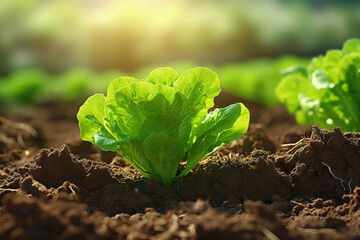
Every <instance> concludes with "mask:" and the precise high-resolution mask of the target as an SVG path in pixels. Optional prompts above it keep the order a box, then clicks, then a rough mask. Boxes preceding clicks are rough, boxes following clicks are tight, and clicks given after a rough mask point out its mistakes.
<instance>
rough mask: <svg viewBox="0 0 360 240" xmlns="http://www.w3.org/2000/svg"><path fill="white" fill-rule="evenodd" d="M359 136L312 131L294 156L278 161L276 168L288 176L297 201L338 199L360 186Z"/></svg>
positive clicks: (318, 130) (297, 146) (300, 144)
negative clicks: (316, 198)
mask: <svg viewBox="0 0 360 240" xmlns="http://www.w3.org/2000/svg"><path fill="white" fill-rule="evenodd" d="M359 137H360V134H359V133H345V134H343V133H342V132H341V130H340V129H339V128H335V129H334V131H332V132H329V131H326V130H320V129H319V128H317V127H315V128H314V129H313V132H312V135H311V138H307V139H303V141H302V142H300V143H298V144H297V145H296V146H295V147H296V148H298V150H296V152H295V153H294V154H291V155H287V156H280V157H278V158H277V159H276V160H275V162H276V166H277V167H279V168H280V169H281V170H282V171H284V172H285V173H287V174H288V175H289V176H290V177H291V179H292V184H293V191H292V192H293V195H294V196H295V197H296V196H297V195H298V197H305V198H312V197H324V198H328V199H330V198H334V199H341V197H342V195H343V194H344V193H351V192H352V190H353V189H354V187H355V186H357V185H359V184H360V151H359V149H360V144H359Z"/></svg>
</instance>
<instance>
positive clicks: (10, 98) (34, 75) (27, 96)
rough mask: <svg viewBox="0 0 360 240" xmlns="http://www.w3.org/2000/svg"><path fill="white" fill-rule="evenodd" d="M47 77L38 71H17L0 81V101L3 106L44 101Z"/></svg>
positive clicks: (46, 92)
mask: <svg viewBox="0 0 360 240" xmlns="http://www.w3.org/2000/svg"><path fill="white" fill-rule="evenodd" d="M48 78H49V76H48V75H47V74H46V73H45V72H43V71H42V70H39V69H26V70H19V71H16V72H14V73H12V74H10V75H9V76H8V77H6V78H3V79H1V80H0V100H1V101H2V102H3V104H5V105H9V106H14V105H24V104H29V103H34V102H38V101H41V100H43V99H46V98H47V97H49V96H48V90H49V89H48V84H47V79H48Z"/></svg>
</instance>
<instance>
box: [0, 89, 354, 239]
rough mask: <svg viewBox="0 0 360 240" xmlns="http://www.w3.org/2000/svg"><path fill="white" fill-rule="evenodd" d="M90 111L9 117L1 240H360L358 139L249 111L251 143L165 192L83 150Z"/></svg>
mask: <svg viewBox="0 0 360 240" xmlns="http://www.w3.org/2000/svg"><path fill="white" fill-rule="evenodd" d="M237 101H239V99H237V98H235V97H232V96H230V95H228V94H224V93H222V94H221V95H220V96H219V97H218V98H216V101H215V103H216V106H217V107H223V106H227V105H228V104H231V103H234V102H237ZM80 105H81V102H78V103H58V102H50V103H46V104H42V105H38V106H35V107H31V108H25V109H21V110H16V111H11V112H9V111H7V112H6V113H4V112H3V114H2V116H4V117H5V118H3V117H1V118H0V166H1V168H0V239H34V240H35V239H36V240H38V239H270V240H275V239H360V133H343V132H341V130H340V129H337V128H336V129H334V130H333V131H326V130H324V129H321V128H318V127H317V126H299V125H297V124H296V122H295V120H294V118H293V117H292V116H291V115H290V114H288V113H287V111H286V110H285V109H284V108H283V107H275V108H272V109H267V108H265V107H263V106H260V105H257V104H253V103H247V102H245V105H246V106H247V107H248V108H249V110H250V112H251V123H250V128H249V130H248V133H247V134H246V135H245V136H243V137H242V138H241V139H239V140H238V141H233V142H231V143H230V144H228V145H225V146H223V147H221V148H220V149H219V150H217V151H215V152H214V153H212V154H210V155H209V156H207V157H206V158H205V159H204V160H203V161H201V162H200V163H199V164H198V165H197V166H196V167H195V168H194V169H193V171H192V172H190V173H189V174H188V175H187V176H185V177H183V178H181V179H180V180H179V181H178V182H176V183H175V184H174V185H173V186H172V187H167V188H162V187H161V186H159V185H158V183H157V182H156V181H154V180H144V179H143V178H142V176H141V175H140V174H138V173H137V172H136V171H135V170H134V168H132V167H131V166H130V165H129V164H128V163H127V162H126V161H125V160H124V159H123V158H122V157H121V156H119V155H117V154H114V153H111V152H102V151H100V150H99V149H98V148H96V147H94V146H92V145H91V144H90V143H87V142H83V141H81V140H80V138H79V129H78V126H77V121H76V113H77V110H78V108H79V106H80Z"/></svg>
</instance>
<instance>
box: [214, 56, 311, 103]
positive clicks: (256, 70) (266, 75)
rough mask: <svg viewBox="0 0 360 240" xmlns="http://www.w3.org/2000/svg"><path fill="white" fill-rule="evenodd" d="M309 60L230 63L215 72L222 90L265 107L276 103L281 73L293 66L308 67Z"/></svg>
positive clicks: (291, 59) (281, 59) (264, 59)
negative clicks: (276, 91)
mask: <svg viewBox="0 0 360 240" xmlns="http://www.w3.org/2000/svg"><path fill="white" fill-rule="evenodd" d="M309 62H310V60H308V59H303V58H298V57H294V56H283V57H280V58H277V59H268V58H263V59H255V60H249V61H246V62H239V63H230V64H225V65H223V66H220V67H219V68H218V70H217V72H218V74H219V77H220V79H221V86H222V87H223V89H224V90H226V91H228V92H229V93H231V94H233V95H236V96H238V97H241V98H244V99H246V100H251V101H254V102H259V103H261V104H264V105H267V106H274V105H275V104H277V103H278V100H277V98H276V96H275V89H276V86H277V85H278V84H279V82H280V80H281V71H282V70H283V69H284V68H288V67H291V66H293V65H296V64H299V65H304V66H306V65H308V64H309Z"/></svg>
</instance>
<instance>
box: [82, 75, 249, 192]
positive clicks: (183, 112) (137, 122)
mask: <svg viewBox="0 0 360 240" xmlns="http://www.w3.org/2000/svg"><path fill="white" fill-rule="evenodd" d="M219 93H220V81H219V79H218V77H217V75H216V74H215V73H214V72H212V71H211V70H209V69H207V68H193V69H189V70H187V71H185V72H184V73H183V74H181V75H179V74H178V73H177V72H176V71H175V70H173V69H171V68H159V69H155V70H153V71H152V72H151V73H150V75H149V76H148V78H147V79H146V80H137V79H135V78H131V77H120V78H117V79H115V80H114V81H112V82H111V83H110V85H109V87H108V91H107V96H106V97H105V96H104V95H103V94H95V95H93V96H91V97H89V98H88V99H87V100H86V102H85V103H84V104H83V105H82V106H81V107H80V109H79V112H78V114H77V118H78V121H79V126H80V130H81V134H80V136H81V139H83V140H84V141H89V142H91V143H92V144H94V145H96V146H98V147H100V148H101V149H102V150H104V151H115V152H117V153H119V154H120V155H121V156H122V157H124V158H125V159H126V160H127V161H128V162H129V163H130V164H131V165H132V166H133V167H134V168H135V169H137V170H138V171H139V172H140V173H142V174H143V175H144V176H145V177H147V178H152V179H156V180H157V181H158V182H159V183H160V184H161V185H163V186H170V185H171V184H172V183H173V182H174V181H176V180H177V179H178V178H179V177H181V176H184V175H186V174H187V173H188V172H189V171H190V170H191V169H192V168H193V167H194V166H195V165H196V164H197V163H198V162H199V161H201V160H202V159H203V158H204V157H205V156H206V155H208V154H209V153H211V152H213V151H215V150H216V149H217V148H219V147H220V146H222V145H223V144H225V143H229V142H230V141H231V140H237V139H239V138H240V137H241V136H242V135H244V134H245V133H246V131H247V129H248V125H249V118H250V114H249V111H248V109H247V108H246V107H245V106H244V105H243V104H241V103H236V104H232V105H230V106H228V107H225V108H220V109H215V110H214V111H212V112H210V113H208V109H209V108H211V107H213V106H214V97H215V96H217V95H218V94H219ZM182 160H184V161H186V167H185V169H184V170H183V171H182V172H180V173H179V174H177V172H178V167H179V164H180V162H181V161H182Z"/></svg>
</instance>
